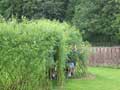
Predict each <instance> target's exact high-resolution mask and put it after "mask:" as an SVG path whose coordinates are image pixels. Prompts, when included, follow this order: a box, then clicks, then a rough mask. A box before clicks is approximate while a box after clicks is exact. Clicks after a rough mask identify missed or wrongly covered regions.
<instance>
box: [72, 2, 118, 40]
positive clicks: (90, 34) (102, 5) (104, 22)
mask: <svg viewBox="0 0 120 90" xmlns="http://www.w3.org/2000/svg"><path fill="white" fill-rule="evenodd" d="M113 6H114V7H113ZM119 13H120V3H119V2H116V1H115V0H87V2H86V1H85V0H80V1H79V2H78V4H77V5H76V7H75V15H74V18H73V23H74V25H76V26H77V27H78V28H80V29H81V30H82V32H83V33H84V38H85V39H87V40H89V41H91V42H94V41H97V42H98V41H100V42H103V41H104V42H114V40H113V39H114V35H115V32H117V29H114V28H113V22H114V21H115V20H116V18H117V16H116V14H119ZM93 38H94V39H93ZM96 39H97V40H96Z"/></svg>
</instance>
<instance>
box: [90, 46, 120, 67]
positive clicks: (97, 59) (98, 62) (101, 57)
mask: <svg viewBox="0 0 120 90" xmlns="http://www.w3.org/2000/svg"><path fill="white" fill-rule="evenodd" d="M90 52H91V54H90V58H89V65H90V66H120V47H92V48H91V49H90Z"/></svg>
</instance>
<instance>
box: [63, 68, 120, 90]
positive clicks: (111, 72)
mask: <svg viewBox="0 0 120 90" xmlns="http://www.w3.org/2000/svg"><path fill="white" fill-rule="evenodd" d="M89 72H91V73H92V74H94V75H96V78H94V79H88V80H80V79H71V80H68V81H67V83H66V84H65V90H120V69H110V68H100V67H99V68H98V67H97V68H89Z"/></svg>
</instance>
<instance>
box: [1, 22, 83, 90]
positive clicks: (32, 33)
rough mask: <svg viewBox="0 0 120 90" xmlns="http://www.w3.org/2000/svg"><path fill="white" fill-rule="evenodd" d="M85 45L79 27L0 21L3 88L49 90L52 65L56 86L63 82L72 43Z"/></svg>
mask: <svg viewBox="0 0 120 90" xmlns="http://www.w3.org/2000/svg"><path fill="white" fill-rule="evenodd" d="M73 43H74V44H76V45H80V44H82V38H81V35H80V33H79V31H78V30H76V28H74V27H71V26H69V25H68V24H67V23H59V22H57V21H49V20H36V21H27V20H24V21H23V22H22V23H17V22H16V21H15V20H13V21H9V22H4V21H2V22H0V89H1V90H50V89H52V85H51V84H52V81H51V80H50V79H49V68H50V67H51V66H52V65H53V64H55V65H56V67H57V85H59V86H62V85H63V83H64V68H65V59H66V56H67V52H69V45H71V44H73Z"/></svg>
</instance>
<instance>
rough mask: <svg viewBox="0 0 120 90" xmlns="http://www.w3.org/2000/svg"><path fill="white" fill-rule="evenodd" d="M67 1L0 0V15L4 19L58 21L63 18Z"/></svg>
mask: <svg viewBox="0 0 120 90" xmlns="http://www.w3.org/2000/svg"><path fill="white" fill-rule="evenodd" d="M66 1H67V0H0V14H1V15H2V16H4V17H5V18H6V19H8V18H11V17H12V16H15V17H16V18H18V19H21V18H22V16H25V17H27V18H29V19H39V18H41V17H44V18H48V19H58V20H60V21H63V19H64V18H65V10H66V7H67V6H66V3H65V2H66Z"/></svg>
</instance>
